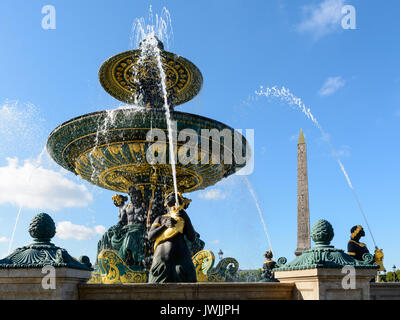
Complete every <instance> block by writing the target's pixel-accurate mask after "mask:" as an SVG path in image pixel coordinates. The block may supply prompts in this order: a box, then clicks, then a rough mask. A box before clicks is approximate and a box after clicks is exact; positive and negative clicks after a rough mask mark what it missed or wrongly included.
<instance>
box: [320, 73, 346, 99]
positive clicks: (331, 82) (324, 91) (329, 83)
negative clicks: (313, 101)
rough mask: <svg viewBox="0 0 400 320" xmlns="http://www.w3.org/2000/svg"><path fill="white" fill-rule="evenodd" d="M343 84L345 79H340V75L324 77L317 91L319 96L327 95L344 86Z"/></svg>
mask: <svg viewBox="0 0 400 320" xmlns="http://www.w3.org/2000/svg"><path fill="white" fill-rule="evenodd" d="M345 84H346V80H344V79H342V77H340V76H338V77H329V78H328V79H326V81H325V82H324V84H323V85H322V88H321V89H320V90H319V92H318V93H319V95H320V96H327V95H330V94H333V93H335V92H336V91H337V90H339V89H340V88H342V87H344V85H345Z"/></svg>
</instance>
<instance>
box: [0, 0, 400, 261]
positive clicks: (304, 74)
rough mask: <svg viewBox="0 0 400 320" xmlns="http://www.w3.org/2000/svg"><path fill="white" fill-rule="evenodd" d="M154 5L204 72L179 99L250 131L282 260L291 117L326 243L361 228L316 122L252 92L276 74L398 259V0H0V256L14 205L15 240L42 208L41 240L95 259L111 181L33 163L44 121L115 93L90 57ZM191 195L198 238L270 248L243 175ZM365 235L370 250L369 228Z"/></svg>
mask: <svg viewBox="0 0 400 320" xmlns="http://www.w3.org/2000/svg"><path fill="white" fill-rule="evenodd" d="M49 4H50V5H53V6H54V8H55V9H56V29H55V30H44V29H43V28H42V26H41V21H42V18H43V17H44V14H42V12H41V11H42V7H43V6H44V5H49ZM150 5H152V10H153V12H154V14H156V13H160V12H161V10H162V8H163V7H164V6H165V7H166V8H167V9H168V11H169V12H170V15H171V18H172V27H173V39H172V41H170V43H169V47H168V50H169V51H173V52H175V53H178V54H180V55H182V56H184V57H186V58H188V59H189V60H191V61H192V62H194V63H195V64H196V65H197V66H198V67H199V69H200V70H201V72H202V74H203V77H204V85H203V88H202V91H201V92H200V94H199V95H198V96H197V97H196V98H195V99H193V100H192V101H190V102H189V103H187V104H184V105H181V106H179V107H177V108H176V109H177V110H180V111H186V112H190V113H196V114H200V115H203V116H206V117H210V118H213V119H216V120H219V121H222V122H224V123H226V124H228V125H230V126H232V127H234V128H238V129H254V130H255V147H254V154H255V163H254V164H255V168H254V172H253V173H252V175H250V176H249V177H248V178H249V179H250V181H251V184H252V185H253V187H254V190H255V193H256V194H257V197H258V200H259V203H260V207H261V209H262V211H263V217H264V219H265V222H266V226H267V228H268V231H269V234H270V238H271V242H272V247H273V250H274V252H275V258H278V257H280V256H286V257H287V258H288V260H289V261H290V260H292V259H293V258H294V250H295V249H296V215H297V208H296V205H297V198H296V166H297V160H296V150H297V146H296V144H297V135H298V133H299V131H300V128H303V130H304V133H305V136H306V141H307V148H308V172H309V193H310V195H309V196H310V215H311V224H313V223H314V222H315V221H317V220H318V219H322V218H323V219H327V220H329V221H330V222H331V223H332V225H333V227H334V230H335V238H334V240H333V244H334V245H335V246H336V247H338V248H342V249H346V246H347V241H348V239H349V235H350V228H351V227H352V226H353V225H356V224H361V225H363V226H364V227H365V228H366V225H365V221H364V220H363V217H362V215H361V213H360V210H359V209H358V206H357V202H356V200H355V198H354V197H353V194H352V192H351V190H350V188H349V187H348V185H347V182H346V179H345V177H344V175H343V173H342V172H341V170H340V168H339V166H338V164H337V162H336V160H335V158H334V157H333V156H332V153H331V150H330V149H329V146H328V145H327V143H326V142H325V141H324V139H323V138H322V136H321V133H320V131H319V130H318V129H317V128H316V127H315V126H314V125H313V123H312V122H311V121H310V120H308V119H307V118H306V117H305V116H304V114H302V113H301V112H299V111H297V110H294V109H293V108H291V107H290V106H288V105H286V104H285V103H283V102H282V101H280V100H279V99H267V98H263V97H258V98H256V95H255V93H254V92H255V90H258V89H259V88H260V86H261V85H263V86H264V87H271V86H274V85H276V86H278V87H281V86H285V87H287V88H289V89H290V91H291V92H292V93H293V94H294V95H296V96H297V97H300V98H301V99H302V101H303V102H304V103H305V105H306V106H307V107H308V108H310V109H311V111H312V113H313V114H314V116H316V118H317V119H318V121H319V123H320V124H321V125H322V126H323V127H324V129H325V131H326V132H327V133H328V134H329V136H330V139H331V142H332V144H333V146H334V147H335V149H336V151H337V152H338V154H339V155H340V159H341V161H342V162H343V165H344V167H345V168H346V171H347V172H348V174H349V176H350V179H351V181H352V183H353V186H354V188H355V189H356V192H357V194H358V196H359V198H360V201H361V204H362V206H363V208H364V211H365V214H366V216H367V218H368V222H369V224H370V226H371V230H372V232H373V235H374V238H375V240H376V242H377V245H378V246H379V247H381V248H383V250H384V253H385V260H384V264H385V266H386V268H387V269H391V267H392V265H393V264H396V265H397V264H400V254H399V253H398V248H397V246H398V239H399V237H398V229H399V226H400V218H399V214H398V213H399V207H400V197H399V181H400V174H399V163H400V162H399V150H398V149H399V140H400V133H399V130H398V127H399V124H400V68H399V64H400V62H399V59H398V57H399V53H400V44H399V42H398V41H397V38H398V33H399V28H400V22H399V20H398V17H397V12H398V10H399V9H400V4H398V2H397V1H394V0H393V1H384V2H372V1H360V0H348V1H345V0H325V1H311V0H310V1H289V0H270V1H265V0H263V1H252V2H251V3H249V1H230V2H227V1H197V2H194V1H151V2H150V1H133V0H131V1H122V0H121V1H120V0H115V1H112V2H110V1H97V2H96V5H93V3H92V2H89V1H87V2H85V3H82V2H80V1H56V0H52V1H38V0H35V1H2V2H1V4H0V39H1V43H2V46H1V50H0V70H1V72H0V180H1V181H2V182H0V190H1V193H2V195H0V254H1V255H2V256H4V255H5V254H7V251H8V247H9V240H10V238H11V234H12V231H13V227H14V223H15V219H16V215H17V212H18V210H19V205H18V204H21V203H23V204H24V205H23V206H22V209H21V216H20V219H19V222H18V225H17V229H16V232H15V238H14V243H13V244H12V248H16V247H19V246H22V245H25V244H28V243H30V241H31V239H30V237H29V235H28V233H27V228H28V225H29V222H30V220H31V219H32V217H33V216H34V215H35V214H37V213H39V212H42V211H45V212H47V213H49V214H50V215H51V216H52V217H53V218H54V220H55V221H56V224H58V225H59V234H58V236H56V238H55V239H54V241H53V242H54V243H55V244H57V245H59V246H61V247H64V248H66V249H68V251H69V252H70V253H71V254H72V255H73V256H76V257H78V256H80V255H84V254H85V255H88V256H89V257H90V258H91V260H93V259H94V257H95V254H96V248H97V241H98V240H99V239H100V237H101V233H102V232H103V231H104V229H105V228H108V227H110V226H111V225H113V224H115V223H116V222H117V211H116V210H115V207H114V205H113V203H112V201H111V196H112V195H113V194H114V192H112V191H108V190H101V189H100V188H98V187H95V186H92V185H90V184H88V183H86V182H84V181H82V180H80V179H79V178H77V177H75V176H74V175H73V174H71V173H68V172H65V171H62V170H61V169H60V168H59V167H58V166H57V165H56V164H55V163H54V162H53V161H52V160H51V159H49V158H48V157H47V156H46V154H45V155H44V156H43V160H42V162H41V164H40V170H39V169H36V170H34V171H33V172H34V173H32V174H31V173H30V172H32V170H33V169H32V168H34V165H35V161H34V159H36V158H37V157H38V155H39V154H40V153H41V151H42V149H43V147H44V146H45V143H46V140H47V137H48V135H49V133H50V132H51V131H52V130H53V129H54V128H55V127H56V126H58V125H59V124H61V123H63V122H65V121H67V120H69V119H71V118H73V117H76V116H79V115H82V114H85V113H89V112H93V111H98V110H104V109H110V108H115V107H117V106H118V105H119V101H117V100H115V99H114V98H112V97H111V96H109V95H108V94H107V93H106V92H105V91H104V90H103V89H102V87H101V86H100V84H99V82H98V79H97V72H98V68H99V67H100V65H101V64H102V62H103V61H104V60H106V59H107V58H108V57H110V56H112V55H114V54H116V53H118V52H121V51H125V50H128V49H131V47H130V37H131V28H132V24H133V22H134V20H135V18H139V17H144V18H147V17H148V13H149V7H150ZM344 5H352V6H354V8H355V10H356V11H355V12H356V29H355V30H353V29H343V28H342V26H341V20H342V16H343V15H342V14H341V13H340V9H341V8H342V7H343V6H344ZM10 159H13V160H10ZM38 170H39V171H38ZM47 181H53V182H54V185H50V186H49V185H48V184H47V185H46V183H47ZM42 184H44V185H42ZM41 188H42V189H41ZM41 190H45V191H44V192H41ZM208 191H209V192H208ZM187 196H188V197H189V198H192V199H193V202H192V204H191V206H190V208H189V211H188V213H189V214H190V216H191V218H192V221H193V224H194V226H195V228H196V229H197V231H198V232H199V233H200V234H201V238H202V239H203V240H204V241H205V242H206V248H207V249H211V250H212V251H214V253H215V254H216V253H217V252H218V250H219V249H222V250H223V251H224V253H225V254H224V256H232V257H235V258H236V259H237V260H238V261H239V264H240V266H241V268H259V267H261V266H262V263H263V260H264V258H263V254H264V252H265V251H266V250H267V249H269V246H268V243H267V238H266V235H265V233H264V229H263V226H262V223H261V220H260V218H259V215H258V212H257V209H256V206H255V203H254V201H253V199H252V197H251V195H250V193H249V191H248V189H247V187H246V184H244V183H243V181H242V179H241V178H240V177H237V176H236V177H231V178H228V179H225V180H224V181H222V182H220V183H218V184H217V185H215V186H213V187H210V188H209V190H206V191H198V192H194V193H192V194H188V195H187ZM363 240H364V242H366V243H367V245H368V247H369V249H370V251H372V250H373V242H372V238H371V235H370V233H369V232H368V231H367V230H366V237H365V238H363Z"/></svg>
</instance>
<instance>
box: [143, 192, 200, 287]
mask: <svg viewBox="0 0 400 320" xmlns="http://www.w3.org/2000/svg"><path fill="white" fill-rule="evenodd" d="M165 206H166V207H167V209H168V213H167V214H164V215H162V216H160V217H157V218H156V219H155V221H154V222H153V224H152V225H151V228H150V230H149V232H148V238H149V240H151V241H154V255H153V262H152V265H151V268H150V272H149V282H150V283H164V282H197V278H196V270H195V268H194V265H193V261H192V257H191V253H190V250H189V248H188V246H187V243H186V240H185V237H186V239H187V240H189V241H191V242H192V241H194V240H195V236H196V232H195V230H194V228H193V225H192V223H191V221H190V218H189V216H188V215H187V213H186V211H185V210H184V209H187V207H188V206H189V201H188V199H184V198H183V197H182V195H181V194H178V201H176V200H175V193H170V194H169V195H167V197H166V199H165Z"/></svg>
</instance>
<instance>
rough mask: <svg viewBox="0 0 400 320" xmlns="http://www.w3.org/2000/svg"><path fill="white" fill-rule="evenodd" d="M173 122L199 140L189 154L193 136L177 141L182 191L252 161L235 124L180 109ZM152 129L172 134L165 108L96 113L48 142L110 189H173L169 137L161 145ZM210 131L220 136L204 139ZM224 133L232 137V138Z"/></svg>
mask: <svg viewBox="0 0 400 320" xmlns="http://www.w3.org/2000/svg"><path fill="white" fill-rule="evenodd" d="M171 120H172V121H173V122H174V123H176V129H177V130H176V132H177V136H178V134H179V133H180V132H182V130H184V129H185V130H186V132H189V133H190V135H191V136H192V137H194V138H193V139H192V138H190V141H191V145H190V146H193V143H194V142H195V143H196V142H197V145H195V146H194V147H193V148H192V149H191V151H190V152H189V151H188V148H187V146H188V145H189V144H188V143H187V141H189V139H187V140H184V141H179V140H180V139H179V138H178V139H175V140H174V150H175V154H177V160H176V174H177V182H178V190H179V191H180V192H183V193H184V192H191V191H195V190H201V189H204V188H206V187H208V186H211V185H213V184H215V183H217V182H218V181H220V180H221V179H222V178H224V177H227V176H229V175H231V174H233V173H234V172H236V171H237V170H239V169H240V168H242V167H244V166H245V165H246V156H247V157H248V156H249V153H250V152H249V150H248V149H247V144H246V140H245V138H244V137H243V136H242V135H241V134H239V133H238V132H237V131H235V130H234V129H232V128H231V127H229V126H227V125H225V124H223V123H221V122H218V121H215V120H212V119H209V118H205V117H202V116H198V115H194V114H190V113H184V112H177V111H174V112H171ZM151 129H153V130H154V129H158V130H159V132H164V133H165V136H166V137H167V135H168V130H167V121H166V117H165V113H164V112H163V111H162V110H161V111H158V110H154V109H143V110H138V109H134V108H128V109H115V110H112V111H100V112H94V113H90V114H86V115H82V116H80V117H77V118H74V119H72V120H69V121H67V122H65V123H63V124H62V125H60V126H58V127H57V128H56V129H54V130H53V132H52V133H51V134H50V136H49V139H48V141H47V150H48V152H49V154H50V155H51V157H52V158H53V159H54V160H55V161H56V162H57V163H58V164H59V165H61V166H62V167H64V168H65V169H67V170H69V171H71V172H74V173H75V174H78V175H80V176H81V177H82V178H83V179H84V180H86V181H88V182H90V183H92V184H94V185H97V186H99V187H102V188H105V189H109V190H114V191H117V192H125V193H127V192H128V189H129V187H131V186H136V187H137V186H142V187H146V186H154V187H160V188H162V189H163V190H164V191H168V190H172V189H173V179H172V170H171V164H170V161H169V146H168V137H167V138H166V140H165V141H166V143H165V144H164V145H162V144H160V141H159V142H158V144H157V145H156V144H155V141H154V140H152V139H151V138H150V139H149V136H148V132H149V130H151ZM204 129H207V130H212V129H216V130H214V134H217V135H214V136H212V135H211V136H208V137H205V138H204V135H203V138H202V136H201V133H203V131H204ZM153 132H154V131H153ZM221 133H222V134H221ZM223 134H225V135H228V136H229V135H230V136H231V138H230V139H231V141H229V137H228V139H226V137H224V135H223ZM205 144H207V147H208V148H206V147H205ZM162 146H163V147H162ZM185 146H186V147H185ZM213 147H215V149H214V152H213ZM195 150H196V151H197V152H194V151H195ZM215 150H217V151H216V152H215ZM154 151H155V153H154ZM185 152H186V156H187V155H189V156H190V157H189V158H190V161H189V162H188V163H182V162H181V161H179V159H180V158H179V154H180V153H181V154H182V153H183V154H185ZM149 153H150V154H154V155H156V156H158V157H159V158H163V156H164V158H165V159H166V161H165V163H164V162H163V161H161V163H153V162H152V161H148V159H149V158H148V155H149ZM186 159H188V158H186ZM230 159H231V160H230Z"/></svg>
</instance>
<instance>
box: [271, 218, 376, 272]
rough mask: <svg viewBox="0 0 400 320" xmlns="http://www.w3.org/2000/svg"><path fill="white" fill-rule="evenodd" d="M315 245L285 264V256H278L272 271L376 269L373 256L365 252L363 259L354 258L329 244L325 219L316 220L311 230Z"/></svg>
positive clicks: (331, 229)
mask: <svg viewBox="0 0 400 320" xmlns="http://www.w3.org/2000/svg"><path fill="white" fill-rule="evenodd" d="M311 237H312V240H313V241H314V242H315V246H314V247H313V248H311V249H310V250H306V251H304V252H303V253H302V254H301V255H300V256H298V257H297V258H296V259H295V260H293V261H292V262H290V263H288V264H286V261H287V260H286V258H279V259H278V261H277V268H275V269H274V271H291V270H305V269H314V268H343V267H344V266H352V267H354V268H360V269H378V267H379V266H378V265H376V263H375V262H374V256H373V255H371V254H365V255H364V256H363V260H362V261H360V260H356V259H354V258H353V257H352V256H350V255H348V254H346V253H345V252H344V251H343V250H340V249H336V248H335V247H334V246H331V245H330V242H331V241H332V239H333V237H334V231H333V228H332V225H331V224H330V223H329V222H328V221H326V220H318V221H317V222H316V223H315V224H314V226H313V228H312V230H311Z"/></svg>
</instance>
